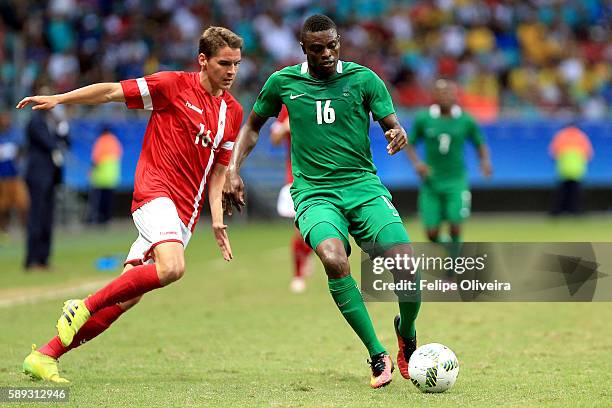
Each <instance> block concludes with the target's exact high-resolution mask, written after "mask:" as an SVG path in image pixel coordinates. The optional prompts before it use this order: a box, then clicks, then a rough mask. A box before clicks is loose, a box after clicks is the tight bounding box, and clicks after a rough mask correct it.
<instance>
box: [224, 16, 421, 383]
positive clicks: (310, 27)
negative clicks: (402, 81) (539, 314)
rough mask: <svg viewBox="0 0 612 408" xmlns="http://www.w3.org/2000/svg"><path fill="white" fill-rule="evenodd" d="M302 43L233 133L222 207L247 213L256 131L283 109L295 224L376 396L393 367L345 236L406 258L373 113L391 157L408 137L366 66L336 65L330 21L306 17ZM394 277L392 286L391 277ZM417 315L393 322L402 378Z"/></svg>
mask: <svg viewBox="0 0 612 408" xmlns="http://www.w3.org/2000/svg"><path fill="white" fill-rule="evenodd" d="M300 44H301V46H302V50H303V52H304V54H305V55H306V62H304V63H302V64H298V65H294V66H289V67H286V68H284V69H282V70H280V71H277V72H275V73H273V74H272V75H271V76H270V77H269V78H268V80H267V82H266V83H265V85H264V87H263V88H262V90H261V92H260V94H259V96H258V98H257V101H256V102H255V105H254V106H253V111H252V112H251V114H250V116H249V118H248V119H247V122H246V124H245V125H244V126H243V128H242V129H241V131H240V133H239V136H238V141H237V142H236V145H235V146H234V153H233V155H232V160H231V163H230V165H229V168H228V171H229V172H228V176H227V178H226V185H225V189H224V192H225V193H226V195H225V200H226V201H225V204H226V209H228V212H230V213H231V206H232V205H234V206H235V207H236V208H238V209H240V208H241V207H242V206H243V205H244V195H243V192H244V184H243V182H242V179H241V178H240V176H239V171H240V166H241V165H242V162H243V160H244V159H245V158H246V156H247V155H248V154H249V152H250V151H251V150H252V149H253V147H254V146H255V144H256V142H257V139H258V137H259V131H260V129H261V127H262V126H263V124H264V123H265V122H266V120H267V119H268V118H269V117H271V116H277V115H278V113H279V111H280V109H281V106H282V105H283V104H285V105H286V106H287V109H288V111H289V120H290V126H291V134H292V138H291V161H292V164H293V176H294V181H293V185H292V188H291V195H292V197H293V201H294V205H295V208H296V218H295V222H296V225H297V226H298V228H299V229H300V232H301V234H302V236H303V237H304V239H305V241H306V243H308V244H309V245H310V246H311V247H312V248H313V249H314V251H315V252H316V254H317V255H318V257H319V258H320V259H321V262H322V263H323V266H324V269H325V272H326V273H327V276H328V283H329V291H330V293H331V295H332V298H333V299H334V301H335V303H336V305H337V306H338V308H339V309H340V312H341V313H342V315H343V316H344V318H345V319H346V320H347V322H348V323H349V325H350V326H351V327H352V329H353V330H354V331H355V333H356V334H357V335H358V336H359V338H360V339H361V341H362V342H363V344H364V345H365V347H366V348H367V350H368V352H369V355H370V360H371V361H370V366H371V370H372V377H371V380H370V385H371V386H372V387H373V388H379V387H383V386H385V385H387V384H389V383H390V382H391V379H392V376H391V372H392V371H393V362H392V361H391V358H390V357H389V354H388V352H387V350H386V349H385V347H383V345H382V344H381V343H380V341H379V340H378V338H377V336H376V333H375V331H374V327H373V326H372V321H371V320H370V316H369V314H368V311H367V309H366V307H365V304H364V302H363V298H362V296H361V293H360V291H359V288H358V287H357V283H356V282H355V280H354V279H353V277H352V276H351V274H350V268H349V261H348V255H350V244H349V234H350V235H352V236H353V237H354V238H355V241H356V242H357V243H358V244H359V245H360V246H361V247H362V248H364V250H366V251H367V252H369V255H370V256H371V257H372V256H379V255H384V256H393V257H394V256H395V255H400V256H403V255H405V254H407V255H409V256H410V255H411V254H412V249H411V246H410V244H409V238H408V235H407V233H406V230H405V228H404V226H403V224H402V220H401V218H400V216H399V213H398V212H397V210H396V209H395V208H394V207H393V204H392V203H391V195H390V194H389V191H388V190H387V189H386V188H385V187H384V186H383V185H382V183H381V181H380V179H379V178H378V176H376V167H375V166H374V163H373V162H372V153H371V150H370V139H369V127H370V112H371V113H372V116H373V118H374V120H376V121H378V122H379V123H380V125H381V127H382V128H383V130H384V131H385V137H386V139H387V141H388V142H389V144H388V145H387V151H388V153H389V154H390V155H392V154H395V153H397V152H399V151H400V150H402V149H403V148H404V147H405V146H406V144H407V135H406V132H405V131H404V129H403V128H402V127H401V125H400V124H399V122H398V120H397V117H396V115H395V110H394V108H393V103H392V101H391V97H390V95H389V92H388V91H387V88H386V87H385V85H384V83H383V81H382V80H381V79H380V78H379V77H378V76H377V75H376V74H375V73H374V72H372V71H371V70H370V69H368V68H365V67H363V66H361V65H358V64H355V63H352V62H344V61H340V60H339V51H340V37H339V35H338V32H337V29H336V25H335V23H334V22H333V21H332V20H331V19H330V18H329V17H327V16H324V15H314V16H311V17H309V18H308V19H307V20H306V21H305V22H304V25H303V27H302V31H301V41H300ZM374 247H376V248H380V251H376V250H374V249H373V248H374ZM381 252H382V253H381ZM392 272H394V277H395V279H398V272H397V271H392ZM404 273H406V272H405V271H404ZM406 278H407V277H406V276H405V275H404V277H403V279H406ZM408 279H414V277H412V278H410V277H408ZM398 296H399V294H398ZM400 299H402V298H401V297H400ZM403 299H404V300H405V299H406V298H403ZM419 308H420V301H415V300H413V301H410V302H408V301H403V302H399V309H400V314H399V315H398V316H396V317H395V320H394V325H395V331H396V334H397V337H398V344H399V352H398V357H397V362H398V367H399V369H400V372H401V373H402V376H404V377H405V378H409V375H408V360H409V358H410V356H411V355H412V352H413V351H414V350H415V348H416V331H415V320H416V317H417V314H418V311H419Z"/></svg>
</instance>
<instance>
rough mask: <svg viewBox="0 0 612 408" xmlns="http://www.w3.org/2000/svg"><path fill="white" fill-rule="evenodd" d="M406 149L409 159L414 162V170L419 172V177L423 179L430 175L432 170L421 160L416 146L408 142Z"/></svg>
mask: <svg viewBox="0 0 612 408" xmlns="http://www.w3.org/2000/svg"><path fill="white" fill-rule="evenodd" d="M404 151H405V152H406V156H408V159H409V160H410V162H411V163H412V167H414V170H415V171H416V172H417V174H418V175H419V177H421V178H422V179H426V178H427V177H429V175H430V174H431V170H430V168H429V166H428V165H427V164H425V163H424V162H423V161H422V160H421V158H420V157H419V155H418V153H417V152H416V149H415V148H414V146H413V145H412V144H410V143H408V144H407V145H406V148H405V149H404Z"/></svg>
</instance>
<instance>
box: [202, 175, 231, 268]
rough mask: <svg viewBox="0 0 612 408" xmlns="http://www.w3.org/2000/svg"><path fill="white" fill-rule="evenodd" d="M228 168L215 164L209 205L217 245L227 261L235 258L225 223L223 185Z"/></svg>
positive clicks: (209, 190)
mask: <svg viewBox="0 0 612 408" xmlns="http://www.w3.org/2000/svg"><path fill="white" fill-rule="evenodd" d="M226 170H227V167H225V166H223V165H221V164H215V166H214V167H213V169H212V174H211V175H210V180H209V181H208V203H209V205H210V214H211V216H212V229H213V233H214V234H215V239H216V240H217V245H219V249H220V250H221V255H223V259H225V260H226V261H230V260H231V259H232V258H233V255H232V247H231V246H230V242H229V238H228V236H227V225H225V223H224V222H223V203H222V195H223V184H224V183H225V175H226Z"/></svg>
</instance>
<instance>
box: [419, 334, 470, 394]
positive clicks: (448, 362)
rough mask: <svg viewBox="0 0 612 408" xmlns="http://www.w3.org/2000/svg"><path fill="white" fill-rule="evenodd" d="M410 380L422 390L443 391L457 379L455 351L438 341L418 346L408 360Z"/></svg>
mask: <svg viewBox="0 0 612 408" xmlns="http://www.w3.org/2000/svg"><path fill="white" fill-rule="evenodd" d="M408 373H409V374H410V381H412V383H413V384H414V385H415V386H416V387H417V388H418V389H419V390H421V391H423V392H444V391H446V390H448V389H450V388H451V387H452V386H453V385H454V384H455V381H457V375H458V374H459V361H458V360H457V356H455V353H453V351H452V350H451V349H449V348H448V347H446V346H445V345H443V344H439V343H430V344H426V345H424V346H421V347H419V348H418V349H416V350H415V352H414V353H412V356H411V357H410V361H409V362H408Z"/></svg>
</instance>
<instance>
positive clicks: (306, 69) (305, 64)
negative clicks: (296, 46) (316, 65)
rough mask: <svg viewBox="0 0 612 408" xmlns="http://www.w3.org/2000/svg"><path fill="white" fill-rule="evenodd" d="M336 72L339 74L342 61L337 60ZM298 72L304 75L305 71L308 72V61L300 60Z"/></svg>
mask: <svg viewBox="0 0 612 408" xmlns="http://www.w3.org/2000/svg"><path fill="white" fill-rule="evenodd" d="M336 72H337V73H339V74H341V73H342V61H341V60H338V63H337V64H336ZM300 73H301V74H302V75H305V74H306V73H308V61H304V62H302V67H301V69H300Z"/></svg>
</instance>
